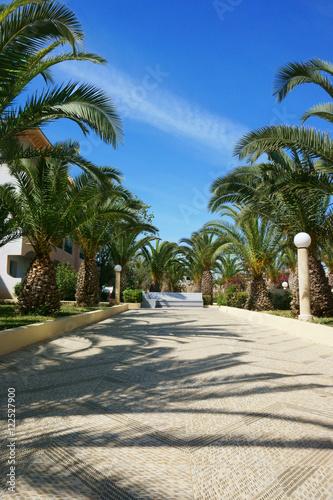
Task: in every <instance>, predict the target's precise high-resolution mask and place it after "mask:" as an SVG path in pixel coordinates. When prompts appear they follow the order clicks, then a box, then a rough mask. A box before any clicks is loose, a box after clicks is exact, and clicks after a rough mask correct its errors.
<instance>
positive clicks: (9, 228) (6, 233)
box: [0, 184, 20, 247]
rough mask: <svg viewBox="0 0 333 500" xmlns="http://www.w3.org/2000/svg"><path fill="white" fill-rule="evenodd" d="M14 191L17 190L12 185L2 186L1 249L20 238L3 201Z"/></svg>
mask: <svg viewBox="0 0 333 500" xmlns="http://www.w3.org/2000/svg"><path fill="white" fill-rule="evenodd" d="M14 190H15V188H14V186H12V185H11V184H1V185H0V247H3V246H4V245H6V244H7V243H10V242H11V241H13V240H15V239H16V238H18V237H19V236H20V230H19V228H18V227H17V226H16V224H15V221H14V219H13V218H12V217H11V215H10V212H9V211H8V209H7V207H6V205H5V204H4V202H3V199H4V198H6V197H7V196H8V195H10V193H11V192H12V191H14Z"/></svg>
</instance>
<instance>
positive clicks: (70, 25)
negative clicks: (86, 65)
mask: <svg viewBox="0 0 333 500" xmlns="http://www.w3.org/2000/svg"><path fill="white" fill-rule="evenodd" d="M0 32H1V39H0V155H1V160H2V162H3V161H11V160H13V159H15V158H28V157H36V156H38V153H39V152H38V150H37V149H33V148H30V149H29V148H28V150H24V148H23V147H19V146H18V143H17V138H18V136H20V135H22V134H24V132H25V131H27V130H29V129H33V128H35V127H40V126H42V125H44V124H45V123H47V122H52V121H54V120H58V119H60V118H68V119H70V120H72V121H73V122H76V123H77V124H78V125H79V126H80V128H81V130H82V131H83V133H84V134H88V133H89V131H93V132H95V133H96V134H97V135H98V136H99V137H100V138H101V139H102V140H104V141H106V142H107V143H109V144H112V146H113V147H116V145H117V142H118V141H120V142H121V140H122V127H121V121H120V119H119V116H118V115H117V113H116V111H115V108H114V105H113V104H112V102H111V100H110V98H109V97H108V96H107V95H106V94H105V93H104V92H102V91H101V90H100V89H99V88H97V87H94V86H92V85H89V84H81V83H79V82H70V83H67V84H63V85H60V86H59V85H54V84H52V82H53V80H52V74H51V68H52V67H53V66H55V65H57V64H59V63H61V62H64V61H90V62H93V63H97V64H103V63H105V60H104V59H103V58H101V57H100V56H98V55H95V54H92V53H88V52H84V51H83V50H82V45H83V42H84V33H83V30H82V27H81V25H80V23H79V21H78V19H77V18H76V16H75V14H74V12H73V11H72V10H71V9H70V8H68V7H67V6H66V5H64V4H62V3H60V2H57V1H53V0H31V1H27V0H15V1H12V2H10V3H8V4H1V5H0ZM65 46H67V47H68V46H69V47H70V50H69V51H67V52H60V49H61V48H62V47H65ZM37 76H42V77H43V78H44V80H45V82H46V83H47V85H48V87H47V88H46V89H44V90H42V91H41V92H38V91H36V92H34V93H33V94H31V95H30V96H29V95H28V96H27V97H26V98H25V102H24V104H22V105H17V101H18V99H20V98H21V99H22V98H23V96H25V94H26V91H27V90H28V87H29V84H30V83H31V82H32V81H33V80H35V78H36V77H37ZM43 153H44V156H47V157H50V156H51V155H52V156H54V157H58V158H59V151H55V152H53V151H52V148H46V149H45V150H44V152H43ZM73 161H75V159H73Z"/></svg>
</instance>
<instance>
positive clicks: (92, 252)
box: [71, 182, 155, 306]
mask: <svg viewBox="0 0 333 500" xmlns="http://www.w3.org/2000/svg"><path fill="white" fill-rule="evenodd" d="M99 191H100V190H99V187H98V185H96V192H97V193H98V192H99ZM140 207H141V202H139V201H136V200H135V199H133V198H132V195H131V193H130V192H129V191H127V190H126V189H124V188H123V187H122V186H120V185H115V184H114V183H112V182H110V184H109V186H106V190H105V193H104V200H100V199H98V198H97V199H96V203H89V205H87V206H86V207H85V208H84V213H85V218H86V219H87V220H86V221H85V222H84V223H83V224H80V225H79V226H78V227H76V229H75V230H74V232H73V233H72V235H71V239H72V240H73V241H74V242H75V243H76V244H77V245H78V246H79V247H80V248H81V250H82V252H83V255H84V260H83V262H82V263H81V265H80V269H79V274H78V281H77V289H76V305H78V306H95V305H98V302H99V274H98V269H97V264H96V255H97V253H98V251H100V250H101V249H102V248H104V247H105V246H106V245H107V244H109V243H110V237H111V238H112V235H111V236H110V232H111V231H112V228H113V227H114V226H115V225H116V226H117V223H118V229H119V228H120V227H121V228H123V230H124V232H125V231H126V229H127V230H128V228H130V227H131V228H132V229H134V228H137V230H138V232H140V231H142V230H148V229H151V230H155V228H153V227H152V226H150V225H148V224H143V223H141V222H140V220H139V217H138V211H137V210H138V208H140ZM119 221H120V222H122V224H119ZM125 221H126V222H125ZM110 230H111V231H110ZM116 263H117V264H119V263H120V262H116ZM120 264H121V263H120Z"/></svg>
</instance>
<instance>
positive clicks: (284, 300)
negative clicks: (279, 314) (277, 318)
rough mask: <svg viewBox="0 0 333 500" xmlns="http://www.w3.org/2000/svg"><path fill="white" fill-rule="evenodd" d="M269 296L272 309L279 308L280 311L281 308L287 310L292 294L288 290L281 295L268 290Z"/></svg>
mask: <svg viewBox="0 0 333 500" xmlns="http://www.w3.org/2000/svg"><path fill="white" fill-rule="evenodd" d="M269 298H270V299H271V302H272V306H273V309H276V310H280V311H281V310H282V311H289V309H290V302H291V299H292V294H291V292H290V291H289V290H286V291H285V293H284V294H283V295H282V294H281V295H280V294H276V293H274V292H269Z"/></svg>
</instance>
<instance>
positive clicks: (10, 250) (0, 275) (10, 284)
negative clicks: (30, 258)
mask: <svg viewBox="0 0 333 500" xmlns="http://www.w3.org/2000/svg"><path fill="white" fill-rule="evenodd" d="M21 252H22V238H18V239H17V240H15V241H11V242H10V243H8V244H7V245H5V246H3V247H0V299H10V298H12V297H14V286H15V285H16V283H20V282H21V281H22V278H13V277H12V276H10V275H9V274H8V272H7V267H8V256H9V255H17V256H19V255H21ZM8 271H9V269H8Z"/></svg>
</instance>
